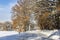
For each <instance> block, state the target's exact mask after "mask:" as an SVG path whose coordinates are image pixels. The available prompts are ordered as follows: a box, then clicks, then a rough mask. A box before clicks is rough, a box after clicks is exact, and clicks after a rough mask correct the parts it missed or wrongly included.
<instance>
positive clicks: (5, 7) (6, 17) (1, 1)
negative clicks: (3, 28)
mask: <svg viewBox="0 0 60 40" xmlns="http://www.w3.org/2000/svg"><path fill="white" fill-rule="evenodd" d="M16 1H17V0H0V21H10V20H11V13H10V12H11V7H12V6H13V5H15V4H16Z"/></svg>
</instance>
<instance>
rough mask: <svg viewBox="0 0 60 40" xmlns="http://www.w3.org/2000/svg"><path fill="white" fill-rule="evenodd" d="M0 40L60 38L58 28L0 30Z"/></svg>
mask: <svg viewBox="0 0 60 40" xmlns="http://www.w3.org/2000/svg"><path fill="white" fill-rule="evenodd" d="M0 40H60V30H33V31H26V32H21V33H20V34H19V33H18V32H16V31H0Z"/></svg>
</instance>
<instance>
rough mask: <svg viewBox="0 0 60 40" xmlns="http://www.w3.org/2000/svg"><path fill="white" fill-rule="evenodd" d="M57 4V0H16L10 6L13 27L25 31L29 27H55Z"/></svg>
mask: <svg viewBox="0 0 60 40" xmlns="http://www.w3.org/2000/svg"><path fill="white" fill-rule="evenodd" d="M58 4H60V2H59V0H18V1H17V4H16V5H15V6H14V7H12V21H13V26H14V27H13V28H14V29H17V30H18V31H26V30H28V29H30V27H31V29H32V28H33V29H34V28H35V27H37V29H56V26H55V25H56V24H55V22H56V20H55V17H56V16H55V14H56V13H57V11H56V10H58V8H57V5H58ZM58 20H59V19H58ZM35 29H36V28H35Z"/></svg>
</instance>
